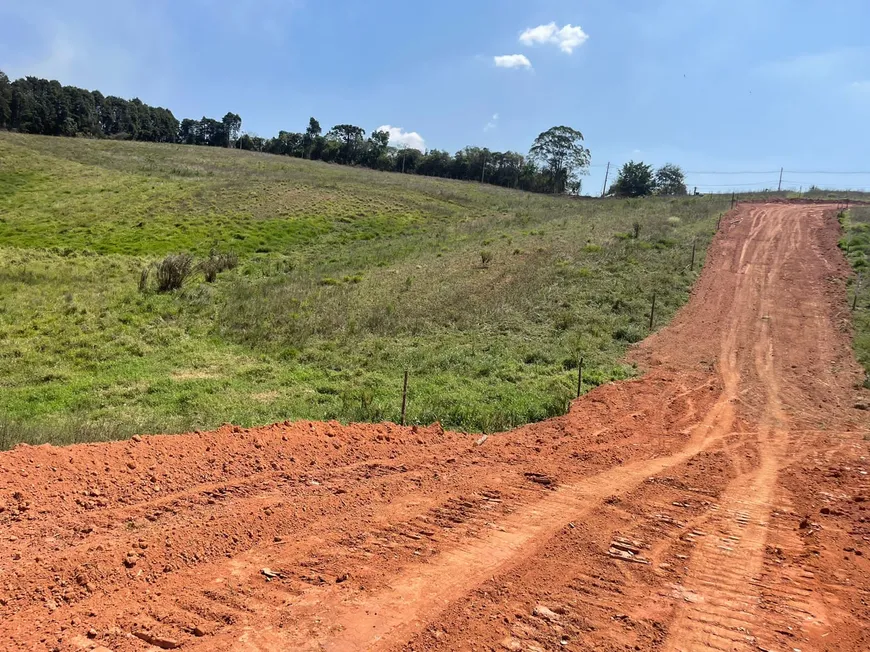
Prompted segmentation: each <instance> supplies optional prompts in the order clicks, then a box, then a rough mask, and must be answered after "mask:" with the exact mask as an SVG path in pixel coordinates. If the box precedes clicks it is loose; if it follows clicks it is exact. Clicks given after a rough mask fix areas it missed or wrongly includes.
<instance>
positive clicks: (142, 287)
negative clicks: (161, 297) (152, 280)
mask: <svg viewBox="0 0 870 652" xmlns="http://www.w3.org/2000/svg"><path fill="white" fill-rule="evenodd" d="M150 274H151V268H150V267H143V268H142V271H141V272H140V273H139V292H145V291H146V290H147V289H148V276H149V275H150Z"/></svg>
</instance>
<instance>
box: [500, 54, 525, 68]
mask: <svg viewBox="0 0 870 652" xmlns="http://www.w3.org/2000/svg"><path fill="white" fill-rule="evenodd" d="M493 60H494V61H495V65H496V66H497V67H499V68H527V69H530V68H531V67H532V62H531V61H529V59H528V57H527V56H526V55H524V54H504V55H502V56H500V57H493Z"/></svg>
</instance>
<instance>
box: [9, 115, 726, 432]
mask: <svg viewBox="0 0 870 652" xmlns="http://www.w3.org/2000/svg"><path fill="white" fill-rule="evenodd" d="M727 208H728V201H727V200H726V199H725V198H719V197H703V198H691V197H689V198H682V199H643V200H619V201H617V200H601V201H599V200H578V199H571V198H566V197H548V196H542V195H532V194H524V193H521V192H516V191H510V190H505V189H501V188H497V187H493V186H485V185H479V184H471V183H463V182H454V181H448V180H439V179H433V178H426V177H418V176H411V175H398V174H389V173H378V172H373V171H369V170H362V169H354V168H348V167H338V166H330V165H327V164H322V163H313V162H308V161H301V160H296V159H290V158H286V157H276V156H270V155H262V154H250V153H245V152H237V151H224V150H216V149H214V148H204V147H187V146H179V145H153V144H144V143H127V142H108V141H88V140H81V139H65V138H50V137H37V136H22V135H18V134H11V133H2V132H0V415H2V417H0V446H3V447H6V446H10V445H13V444H14V443H16V442H18V441H27V442H31V443H39V442H44V441H51V442H55V443H67V442H71V441H84V440H100V439H107V438H116V437H123V436H126V435H130V434H133V433H136V432H155V431H162V432H174V431H182V430H192V429H205V428H211V427H215V426H218V425H220V424H221V423H223V422H232V423H237V424H242V425H252V424H259V423H268V422H274V421H279V420H284V419H303V418H304V419H339V420H342V421H380V420H384V419H389V420H394V421H395V420H398V418H399V409H400V397H401V383H402V374H403V370H404V369H405V368H408V369H409V370H410V374H411V381H410V391H409V404H408V421H409V422H411V423H429V422H432V421H436V420H438V421H441V422H442V423H443V424H444V425H445V426H446V427H450V428H457V429H465V430H469V431H493V430H500V429H505V428H509V427H511V426H515V425H518V424H521V423H525V422H529V421H534V420H539V419H543V418H546V417H549V416H552V415H555V414H560V413H563V412H564V410H565V409H566V407H567V403H568V401H569V399H570V398H572V397H573V394H574V392H575V391H576V388H575V382H576V381H575V377H576V359H577V357H578V355H583V356H584V357H585V360H586V370H585V373H584V375H585V378H586V380H587V381H588V383H589V386H593V385H595V384H599V383H603V382H607V381H609V380H612V379H618V378H625V377H628V376H631V375H632V374H633V373H634V370H633V369H632V368H631V367H630V366H627V365H626V364H624V363H623V362H622V356H623V355H624V353H625V352H626V349H627V347H628V346H629V345H630V344H631V343H632V342H636V341H638V340H639V339H641V338H643V337H644V336H645V335H646V332H647V321H648V318H649V304H650V297H651V295H652V293H653V292H655V293H656V295H657V304H656V305H657V311H656V312H657V324H658V325H659V326H660V325H662V324H664V323H665V322H666V321H667V320H668V319H669V318H670V317H671V316H672V315H673V313H674V312H675V311H676V309H677V308H678V307H679V306H680V305H682V304H683V303H684V302H685V301H686V299H687V298H688V292H689V290H690V288H691V286H692V284H693V282H694V281H695V278H696V276H697V273H698V269H699V267H700V265H701V264H702V263H703V259H704V252H705V250H706V247H707V245H708V243H709V241H710V239H711V237H712V235H713V232H714V230H715V226H716V220H717V218H718V217H719V215H721V213H722V212H723V211H724V210H725V209H727ZM635 225H637V228H638V229H639V232H638V237H637V238H635V237H634V231H635ZM693 240H694V241H696V242H697V260H696V265H695V271H694V272H692V271H690V270H689V261H690V256H691V250H692V242H693ZM214 247H216V248H218V249H220V250H223V251H233V252H236V253H237V254H238V255H239V258H240V264H239V266H238V267H237V268H236V269H234V270H231V271H225V272H222V273H221V274H220V275H219V276H218V279H217V281H216V282H214V283H207V282H205V280H204V278H203V275H202V274H199V273H198V274H195V275H194V276H193V277H192V278H191V279H189V280H188V281H187V283H186V284H185V286H184V287H183V288H182V289H181V290H178V291H175V292H171V293H157V292H156V291H154V290H153V289H149V290H147V291H146V292H144V293H143V292H140V290H139V288H138V282H139V277H140V273H141V270H142V268H143V267H144V266H147V265H149V264H151V263H153V262H155V261H158V260H159V259H161V258H162V257H163V256H164V255H166V254H168V253H175V252H190V253H193V254H195V255H196V256H198V257H199V258H200V259H201V258H202V257H204V256H206V255H207V254H208V252H209V251H210V250H211V249H212V248H214ZM482 252H487V253H488V254H489V255H490V256H491V260H489V262H488V264H485V265H484V264H483V262H482V260H483V258H482V255H481V253H482Z"/></svg>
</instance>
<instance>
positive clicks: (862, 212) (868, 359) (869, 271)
mask: <svg viewBox="0 0 870 652" xmlns="http://www.w3.org/2000/svg"><path fill="white" fill-rule="evenodd" d="M840 223H841V224H842V225H843V237H842V238H841V240H840V248H841V249H842V250H843V252H844V253H845V254H846V258H847V259H848V260H849V262H850V263H851V264H852V268H853V269H854V270H855V272H856V273H857V276H856V277H855V278H853V279H851V280H850V283H849V301H851V302H852V305H853V306H855V310H854V311H853V313H852V324H853V326H854V328H855V336H854V337H855V339H854V343H855V355H856V356H857V357H858V362H860V363H861V365H862V366H863V367H864V370H865V372H867V374H868V376H867V377H866V378H867V379H865V381H864V386H865V387H866V388H868V389H870V380H868V379H870V206H853V207H852V208H850V209H849V210H847V211H843V212H842V213H840ZM856 293H857V297H856Z"/></svg>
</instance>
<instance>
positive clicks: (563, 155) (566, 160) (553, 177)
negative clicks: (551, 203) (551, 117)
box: [529, 126, 592, 193]
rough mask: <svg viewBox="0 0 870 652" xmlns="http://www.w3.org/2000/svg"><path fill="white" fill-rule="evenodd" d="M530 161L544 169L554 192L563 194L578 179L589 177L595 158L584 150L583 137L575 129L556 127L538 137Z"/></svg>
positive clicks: (530, 151)
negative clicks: (590, 166)
mask: <svg viewBox="0 0 870 652" xmlns="http://www.w3.org/2000/svg"><path fill="white" fill-rule="evenodd" d="M529 157H530V158H531V159H532V160H533V161H535V162H537V163H539V164H540V165H542V166H543V167H544V171H545V172H546V174H547V176H548V177H549V179H550V183H551V187H552V191H553V192H554V193H563V192H565V191H566V190H568V189H569V187H570V184H572V182H573V183H577V180H576V178H577V176H578V175H581V174H587V173H588V169H589V162H590V161H591V158H592V157H591V154H590V152H589V150H588V149H587V148H585V147H583V134H581V133H580V132H579V131H577V130H576V129H572V128H571V127H564V126H561V127H552V128H550V129H548V130H547V131H545V132H543V133H541V134H539V135H538V137H537V138H535V142H534V143H533V144H532V148H531V149H530V150H529Z"/></svg>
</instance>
